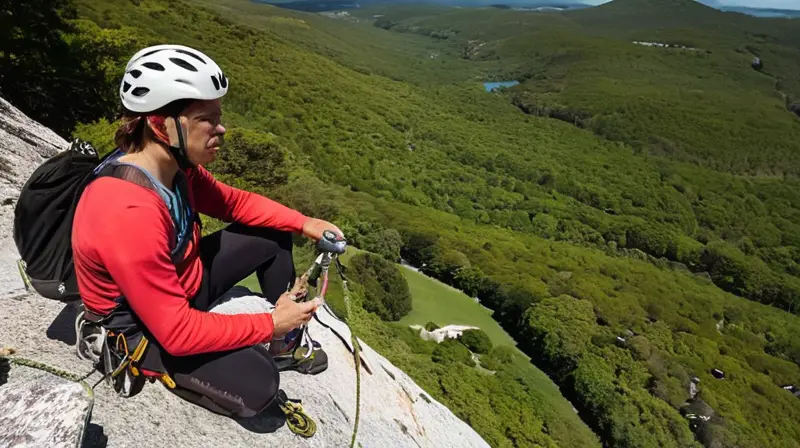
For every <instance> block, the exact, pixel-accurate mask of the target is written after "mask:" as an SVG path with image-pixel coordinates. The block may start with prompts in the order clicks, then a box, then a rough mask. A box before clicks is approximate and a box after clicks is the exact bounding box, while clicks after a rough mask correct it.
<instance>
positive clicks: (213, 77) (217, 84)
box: [211, 75, 219, 90]
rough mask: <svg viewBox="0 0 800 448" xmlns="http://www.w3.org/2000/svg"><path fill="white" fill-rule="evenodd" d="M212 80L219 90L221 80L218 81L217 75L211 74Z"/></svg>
mask: <svg viewBox="0 0 800 448" xmlns="http://www.w3.org/2000/svg"><path fill="white" fill-rule="evenodd" d="M211 82H213V83H214V88H215V89H217V90H219V81H217V77H216V76H214V75H211Z"/></svg>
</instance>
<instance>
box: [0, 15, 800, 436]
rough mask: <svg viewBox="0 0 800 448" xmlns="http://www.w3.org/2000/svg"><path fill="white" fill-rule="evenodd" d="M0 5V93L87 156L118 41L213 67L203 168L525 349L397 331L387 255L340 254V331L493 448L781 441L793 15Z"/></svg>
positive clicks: (786, 363)
mask: <svg viewBox="0 0 800 448" xmlns="http://www.w3.org/2000/svg"><path fill="white" fill-rule="evenodd" d="M0 12H2V13H3V14H0V25H2V26H1V27H0V29H2V30H4V31H0V96H3V98H6V99H7V100H9V101H10V102H12V104H14V105H15V106H17V107H20V108H21V109H22V110H23V112H25V113H28V114H30V115H31V116H32V117H33V118H35V119H37V120H40V121H41V122H42V123H43V124H45V125H47V126H50V127H52V128H53V129H55V130H57V131H58V132H59V133H61V135H62V136H64V137H65V138H67V137H72V136H76V137H80V138H84V139H86V140H89V141H90V142H92V143H93V144H94V145H96V146H97V147H99V148H102V149H103V150H105V151H108V150H110V149H112V145H113V132H114V130H115V126H116V125H115V121H116V119H117V114H118V110H117V105H116V102H115V101H116V99H117V95H116V88H117V85H118V83H119V79H120V77H121V75H122V71H123V69H124V64H125V62H126V61H127V59H128V58H129V57H130V55H132V54H133V53H134V52H135V51H136V50H138V49H139V48H142V47H144V46H146V45H151V44H156V43H163V42H174V43H181V44H185V45H190V46H193V47H196V48H199V49H201V50H202V51H204V52H206V53H207V54H209V55H210V56H212V57H213V58H214V59H215V60H216V61H217V62H219V63H220V65H221V66H222V67H223V68H224V69H225V72H226V74H227V75H228V77H229V78H230V83H231V89H230V91H229V94H228V95H227V96H226V98H225V100H224V101H223V110H224V122H225V125H226V126H227V127H228V129H229V135H228V138H227V139H226V148H225V149H224V150H223V151H222V152H221V153H220V158H219V159H218V160H217V161H215V162H214V164H213V165H212V166H211V167H210V169H211V170H212V171H213V172H214V173H215V175H216V176H218V177H219V178H220V179H222V180H224V181H226V182H228V183H229V184H231V185H234V186H237V187H241V188H246V189H248V190H252V191H257V192H260V193H263V194H265V195H267V196H269V197H271V198H274V199H276V200H279V201H281V202H283V203H285V204H287V205H290V206H292V207H295V208H297V209H299V210H301V211H303V212H304V213H306V214H309V215H312V216H316V217H320V218H324V219H328V220H330V221H332V222H334V223H336V224H337V225H338V226H339V227H340V228H342V229H343V231H344V232H345V234H346V235H347V237H348V239H350V241H351V243H352V244H353V245H354V246H355V247H357V248H358V249H361V250H364V251H368V252H371V253H373V254H378V255H380V257H382V259H383V260H386V261H387V262H398V261H400V260H401V258H402V259H403V260H405V261H407V262H408V263H410V264H412V265H414V266H417V267H420V268H421V270H422V271H423V272H424V273H425V274H427V275H429V276H431V277H434V278H436V279H439V280H441V281H442V282H444V283H447V284H449V285H452V286H454V287H456V288H458V289H460V290H462V291H464V292H465V293H466V294H468V295H469V296H471V297H477V298H478V299H479V300H480V302H481V303H482V304H483V305H485V306H487V307H489V308H490V309H492V310H493V318H494V319H495V320H496V321H497V322H499V323H500V324H501V325H502V326H503V328H504V329H505V330H506V331H507V332H508V334H510V335H511V336H512V337H513V338H514V339H515V340H516V341H517V345H518V348H519V349H520V350H522V352H524V353H525V354H526V355H527V357H529V358H530V359H525V358H524V357H523V356H521V355H520V354H519V353H517V352H515V351H514V350H510V349H509V347H505V346H494V347H491V348H488V347H487V346H486V345H487V344H486V343H485V342H486V341H485V340H483V338H482V337H481V336H475V335H471V336H468V337H466V338H465V339H462V340H461V341H452V342H448V343H447V344H444V345H439V346H437V345H436V344H435V343H428V342H425V341H422V340H420V339H419V337H418V336H416V335H415V334H414V333H413V332H411V331H410V330H409V329H408V328H404V326H401V325H400V324H398V323H396V321H397V320H398V319H400V318H402V317H403V316H404V315H406V314H407V313H408V312H409V309H408V308H409V301H408V297H407V295H406V294H407V292H408V287H407V285H404V283H403V282H402V281H401V276H399V274H397V273H395V272H394V271H393V270H392V269H391V264H386V263H383V262H381V261H378V259H377V258H375V257H371V256H370V257H368V256H363V257H360V258H355V257H354V259H352V260H351V261H350V263H349V264H348V270H351V271H352V272H353V275H354V278H357V282H356V284H357V285H356V286H357V287H356V288H355V290H356V291H355V292H356V296H358V298H359V303H360V304H362V305H363V306H362V307H361V308H360V309H359V310H358V311H357V312H356V313H354V315H353V316H351V325H353V326H354V328H356V329H357V330H358V332H359V334H362V335H363V338H364V339H365V340H366V341H367V342H368V343H369V344H370V345H372V346H374V347H375V348H376V349H377V350H379V351H380V352H381V353H382V354H383V355H384V356H386V357H387V358H388V359H389V360H391V361H392V362H393V363H395V365H397V366H398V367H400V368H401V369H403V370H405V371H406V372H408V373H409V375H411V376H412V377H413V378H414V379H415V380H416V381H417V382H419V383H420V385H421V386H423V387H424V388H425V389H426V390H427V391H428V392H429V393H430V394H431V396H433V397H434V398H436V399H437V400H440V401H442V403H444V404H445V405H447V406H448V407H449V408H450V409H452V410H453V411H454V412H455V413H456V415H458V416H459V417H460V418H462V419H464V420H465V421H467V422H468V423H469V424H470V425H472V426H473V427H474V428H475V429H476V430H477V431H478V432H479V433H480V434H481V435H482V436H483V437H484V438H485V439H486V440H487V442H489V443H490V444H491V445H492V446H598V445H601V444H602V445H608V446H631V447H633V446H636V447H651V446H652V447H662V446H663V447H671V446H674V447H687V446H706V447H773V446H774V447H794V446H798V445H797V443H798V442H797V441H798V440H800V427H798V425H797V424H796V422H797V421H800V401H798V397H796V396H794V395H793V394H792V393H791V392H789V391H787V390H785V389H784V388H783V386H786V385H791V384H794V385H800V338H798V337H797V335H798V334H800V317H798V315H797V313H798V312H800V188H798V187H800V180H798V174H800V160H798V154H800V117H798V116H797V115H795V114H794V113H793V112H792V111H791V108H792V105H794V104H796V103H799V102H800V22H798V20H797V19H761V18H754V17H750V16H745V15H742V14H738V13H726V12H721V11H718V10H715V9H712V8H708V7H705V6H703V5H701V4H699V3H695V2H693V1H691V0H614V1H613V2H610V3H607V4H605V5H603V6H601V7H596V8H586V9H582V10H575V11H565V12H530V11H514V10H509V9H499V8H451V7H433V6H422V5H414V6H399V5H380V6H378V5H375V6H370V7H366V8H361V9H357V10H349V11H348V15H346V16H338V17H339V18H338V19H337V18H331V17H327V16H324V15H321V14H309V13H302V12H294V11H290V10H286V9H280V8H277V7H273V6H269V5H264V4H258V3H255V2H250V1H247V0H221V1H213V2H212V1H210V0H193V1H185V0H176V1H171V2H167V1H163V0H130V1H125V2H119V1H117V2H112V1H110V0H102V1H88V0H72V1H70V2H68V1H66V0H62V1H44V0H39V1H33V2H26V3H25V5H20V4H17V3H15V2H10V3H9V2H2V3H0ZM12 18H16V20H12ZM23 19H24V20H23ZM41 24H48V25H49V26H40V25H41ZM44 41H47V42H54V43H53V44H52V45H34V44H33V43H34V42H44ZM636 42H638V43H636ZM642 43H659V44H665V46H657V45H643V44H642ZM666 45H668V46H666ZM53 49H56V50H57V51H54V50H53ZM756 57H758V58H760V61H761V62H762V65H758V66H757V65H755V64H754V58H756ZM34 74H35V76H34ZM511 80H515V81H519V85H517V86H514V87H510V88H505V89H502V90H500V91H496V92H491V93H490V92H487V91H486V90H485V89H484V86H483V83H484V82H490V81H511ZM26 92H32V93H27V94H26ZM33 94H35V95H38V98H46V99H47V98H49V99H50V101H44V102H43V101H29V100H27V99H26V98H32V97H31V95H33ZM208 221H209V222H208V224H207V226H206V231H211V230H213V229H215V228H219V226H220V225H222V223H217V222H211V221H210V220H208ZM308 251H309V249H308V248H307V247H305V246H303V247H299V248H298V265H303V263H301V261H303V260H304V259H305V258H307V257H310V254H309V253H308ZM353 261H355V262H354V263H353ZM333 289H336V288H333ZM394 295H397V296H398V297H402V300H398V301H397V302H392V301H391V300H390V299H391V297H393V296H394ZM384 319H385V320H384ZM435 323H436V324H438V325H445V324H447V323H448V322H442V321H439V320H437V321H436V322H435ZM467 346H469V347H472V349H473V350H472V351H473V352H476V353H478V352H486V353H483V354H481V355H480V365H479V366H476V365H474V363H472V362H471V360H468V359H467V358H466V356H467V355H469V349H468V348H467ZM537 369H540V370H541V371H544V372H546V373H547V374H548V375H549V376H550V378H551V379H552V382H554V383H555V384H552V383H550V385H549V386H547V385H545V383H546V382H544V381H541V378H542V377H543V376H542V375H541V372H540V371H539V370H537ZM714 369H718V370H719V371H721V372H724V378H717V376H719V375H716V376H715V374H714V373H712V372H716V371H714ZM486 370H490V371H494V372H495V374H493V375H487V372H486ZM556 385H557V387H556ZM692 385H694V386H692ZM692 388H696V394H695V396H692V395H693V394H690V390H691V389H692ZM567 400H568V401H567ZM570 404H571V405H573V406H574V407H575V408H576V409H577V414H576V413H575V412H574V411H573V410H572V408H571V406H570ZM697 415H702V416H706V417H709V418H707V419H698V418H693V417H692V416H697Z"/></svg>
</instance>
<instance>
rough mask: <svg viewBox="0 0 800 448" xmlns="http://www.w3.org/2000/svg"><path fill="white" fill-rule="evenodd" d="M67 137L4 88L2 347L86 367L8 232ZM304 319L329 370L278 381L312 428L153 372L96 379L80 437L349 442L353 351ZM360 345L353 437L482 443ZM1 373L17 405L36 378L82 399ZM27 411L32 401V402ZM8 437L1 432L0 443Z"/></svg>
mask: <svg viewBox="0 0 800 448" xmlns="http://www.w3.org/2000/svg"><path fill="white" fill-rule="evenodd" d="M66 145H67V142H66V141H64V140H63V139H61V138H60V137H58V136H57V135H55V134H54V133H53V132H52V131H50V130H49V129H47V128H44V127H42V126H40V125H39V124H37V123H36V122H34V121H32V120H30V119H29V118H27V117H25V116H24V115H23V114H21V113H20V112H19V111H18V110H16V109H15V108H13V107H12V106H11V105H9V104H8V103H7V102H5V101H4V100H3V99H2V98H0V195H1V196H0V204H3V205H0V322H3V325H0V348H1V347H13V348H15V349H16V351H17V353H16V355H15V356H21V357H25V358H29V359H34V360H36V361H39V362H44V363H47V364H49V365H51V366H53V367H56V368H58V369H62V370H65V371H68V372H72V373H75V374H79V375H80V374H85V373H88V372H89V371H90V370H91V367H92V366H91V365H89V363H87V362H85V361H81V360H80V359H78V357H77V356H76V355H75V351H74V346H73V344H74V342H75V335H74V330H73V322H74V314H75V312H76V310H75V307H74V306H73V305H64V304H62V303H59V302H55V301H52V300H48V299H44V298H42V297H40V296H38V295H36V294H33V293H31V292H28V291H26V290H25V288H24V284H23V282H22V280H21V279H20V278H19V274H18V271H17V266H16V260H17V258H18V256H19V255H18V253H17V250H16V246H15V245H14V242H13V239H12V221H13V211H14V208H13V203H14V201H15V200H16V198H17V195H18V194H19V190H20V187H21V186H22V184H23V183H24V182H25V180H26V179H27V178H28V176H29V175H30V173H31V172H32V171H33V170H34V169H35V168H36V166H38V164H39V163H41V162H42V161H43V160H44V159H45V158H46V157H47V156H50V155H52V154H54V153H55V152H56V151H58V150H61V149H64V148H66ZM2 167H6V168H5V169H3V168H2ZM309 329H310V332H311V335H312V337H313V338H314V339H316V340H317V341H319V342H320V343H321V344H322V346H323V347H324V348H325V350H326V352H327V353H328V358H329V367H328V370H326V371H325V372H323V373H321V374H319V375H315V376H307V375H302V374H299V373H295V372H289V373H283V374H282V375H281V388H282V389H283V390H285V391H286V393H287V395H288V396H289V397H290V398H298V399H301V400H302V403H303V406H304V408H305V409H306V412H307V413H308V414H309V415H311V416H312V417H313V418H314V419H315V420H316V422H317V433H316V435H315V436H314V437H312V438H310V439H303V438H300V437H299V436H297V435H295V434H294V433H292V432H291V431H290V430H289V429H288V428H287V427H286V425H285V424H284V425H279V423H280V422H276V418H275V417H274V416H269V415H260V416H256V417H253V418H250V419H244V420H235V419H231V418H227V417H223V416H220V415H217V414H213V413H211V412H209V411H207V410H205V409H203V408H201V407H199V406H196V405H193V404H191V403H188V402H186V401H184V400H182V399H180V398H179V397H177V396H175V395H173V394H172V393H170V392H169V391H167V389H166V388H165V387H164V386H162V385H161V384H160V383H158V382H156V383H154V384H149V383H148V384H147V385H146V386H145V388H144V390H143V391H142V392H141V393H140V394H138V395H136V396H134V397H132V398H127V399H125V398H121V397H119V396H117V395H116V394H115V393H114V392H113V390H111V389H110V388H109V387H108V386H107V385H106V384H105V383H101V384H100V385H98V386H97V387H96V388H95V390H94V407H93V410H92V412H91V422H90V424H89V425H88V430H87V432H86V437H85V440H84V446H106V444H107V446H141V445H142V444H146V445H148V446H175V447H183V446H187V447H188V446H309V447H311V446H314V447H319V446H331V447H342V446H349V445H350V439H351V435H352V431H353V424H354V418H355V401H356V372H355V363H354V360H353V356H352V354H351V353H350V351H349V350H348V349H347V348H346V347H345V345H344V344H343V343H342V342H341V341H340V340H339V339H338V338H337V337H336V336H335V335H334V334H333V333H331V332H330V330H328V329H326V328H325V327H323V326H322V325H319V324H318V323H317V322H316V321H314V320H312V322H311V325H310V327H309ZM362 345H363V346H364V353H363V354H364V356H365V358H366V360H367V362H368V364H369V365H370V367H371V368H372V373H371V374H370V373H367V372H366V371H365V370H362V371H361V394H360V396H361V414H360V421H359V426H358V438H357V443H360V444H361V445H362V446H364V447H414V448H418V447H434V446H435V447H450V446H452V447H473V446H488V444H487V443H486V442H485V441H483V439H481V437H480V436H479V435H478V434H477V433H476V432H475V431H474V430H473V429H472V428H471V427H470V426H469V425H467V424H466V423H464V422H463V421H462V420H460V419H458V418H457V417H456V416H455V415H453V414H452V412H450V410H449V409H447V408H446V407H445V406H444V405H442V404H441V403H439V402H437V401H436V400H434V399H433V398H432V397H431V396H430V395H428V394H427V392H425V391H424V390H422V389H421V388H420V387H419V386H418V385H417V384H416V383H415V382H414V381H413V380H412V379H411V378H410V377H409V376H408V375H406V374H405V373H404V372H403V371H401V370H399V369H398V368H396V367H395V366H393V365H392V364H391V363H390V362H389V361H388V360H387V359H386V358H384V357H383V356H381V355H380V354H379V353H377V352H375V351H374V350H372V349H371V348H370V347H369V346H367V345H366V344H362ZM231 374H232V375H235V372H231ZM7 376H8V381H7V382H6V383H5V384H0V402H3V403H4V404H3V406H11V407H13V408H14V409H18V408H19V406H20V400H22V398H21V396H20V395H19V394H20V393H21V392H20V391H24V390H31V388H32V387H33V388H34V389H35V390H37V391H38V392H37V394H38V395H37V396H38V397H39V399H41V400H44V401H45V402H46V401H52V399H50V398H48V397H51V396H53V395H57V396H60V397H62V398H59V399H58V400H57V401H58V402H64V403H66V402H70V403H72V404H73V405H74V406H75V407H76V409H81V407H80V406H82V404H81V403H83V405H85V403H86V402H85V396H86V391H85V390H84V395H81V393H80V391H81V390H83V388H82V387H81V386H80V385H79V384H78V383H71V382H68V381H66V380H61V379H60V378H57V377H54V376H52V375H49V374H45V373H44V372H40V371H38V370H32V369H29V368H27V367H17V366H13V367H11V369H10V372H8V375H7ZM99 379H100V375H99V374H98V373H94V374H93V375H91V376H90V377H89V378H88V379H87V380H86V382H87V383H88V384H94V383H95V382H97V381H98V380H99ZM70 393H74V398H72V399H64V398H63V397H64V395H65V394H70ZM82 397H83V398H82ZM5 409H6V408H5V407H3V408H2V409H0V418H2V416H3V415H7V414H6V413H5V412H3V411H4V410H5ZM83 410H84V411H85V408H83ZM30 412H35V410H34V409H33V408H31V409H30ZM29 417H31V418H32V417H33V415H32V414H31V415H29ZM40 421H41V422H49V424H51V425H56V424H61V425H64V424H67V425H68V426H69V425H72V426H71V427H72V428H73V430H74V431H79V432H80V431H81V428H80V425H79V424H77V423H76V422H75V421H74V419H73V422H72V423H69V422H70V421H69V420H63V419H62V420H61V421H60V423H59V422H58V421H57V420H54V417H46V418H43V419H40ZM7 423H8V424H11V423H9V422H4V421H2V420H0V427H3V428H7V425H6V424H7ZM278 426H279V427H278ZM276 427H277V429H276ZM3 432H5V430H4V431H3ZM18 432H19V431H18ZM22 432H24V431H22ZM6 443H7V441H6V440H5V439H3V438H2V436H0V445H2V446H5V444H6ZM58 445H59V444H58V443H40V444H37V445H36V446H58ZM31 446H33V445H31Z"/></svg>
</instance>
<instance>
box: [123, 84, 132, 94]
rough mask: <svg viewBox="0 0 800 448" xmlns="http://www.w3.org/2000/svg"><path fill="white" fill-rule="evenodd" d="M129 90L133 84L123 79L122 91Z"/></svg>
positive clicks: (126, 91)
mask: <svg viewBox="0 0 800 448" xmlns="http://www.w3.org/2000/svg"><path fill="white" fill-rule="evenodd" d="M128 90H131V85H130V84H128V81H122V92H123V93H128Z"/></svg>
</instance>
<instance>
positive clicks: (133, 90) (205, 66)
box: [119, 45, 228, 112]
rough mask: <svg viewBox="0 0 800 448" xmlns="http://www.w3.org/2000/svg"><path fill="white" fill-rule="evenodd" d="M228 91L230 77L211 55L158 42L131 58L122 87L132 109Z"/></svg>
mask: <svg viewBox="0 0 800 448" xmlns="http://www.w3.org/2000/svg"><path fill="white" fill-rule="evenodd" d="M227 92H228V78H226V77H225V75H224V74H223V73H222V69H221V68H220V67H219V66H218V65H217V64H216V63H215V62H214V61H213V60H212V59H211V58H210V57H208V56H206V55H205V54H203V53H202V52H200V51H197V50H195V49H194V48H189V47H185V46H183V45H156V46H153V47H147V48H145V49H143V50H140V51H139V52H138V53H136V54H135V55H133V57H132V58H131V59H130V61H128V65H127V66H126V67H125V75H124V76H123V77H122V83H121V85H120V88H119V95H120V98H121V99H122V104H123V106H125V108H126V109H128V110H130V111H133V112H152V111H154V110H157V109H159V108H161V107H163V106H165V105H167V104H169V103H171V102H172V101H175V100H181V99H198V100H213V99H216V98H220V97H222V96H223V95H225V94H226V93H227Z"/></svg>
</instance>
